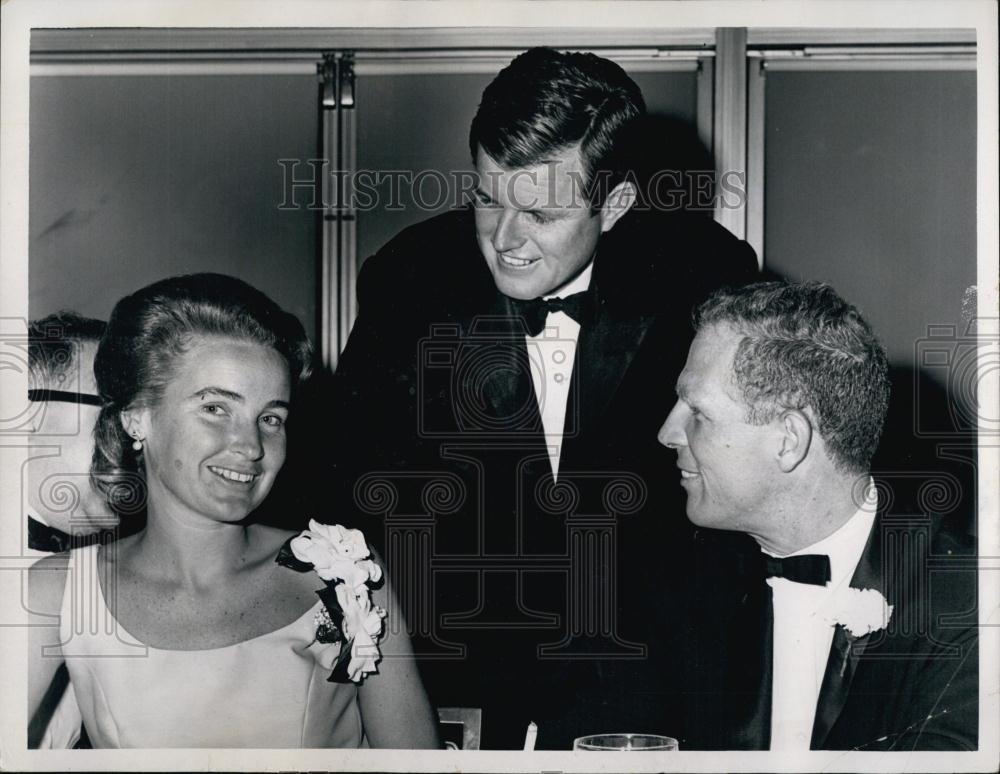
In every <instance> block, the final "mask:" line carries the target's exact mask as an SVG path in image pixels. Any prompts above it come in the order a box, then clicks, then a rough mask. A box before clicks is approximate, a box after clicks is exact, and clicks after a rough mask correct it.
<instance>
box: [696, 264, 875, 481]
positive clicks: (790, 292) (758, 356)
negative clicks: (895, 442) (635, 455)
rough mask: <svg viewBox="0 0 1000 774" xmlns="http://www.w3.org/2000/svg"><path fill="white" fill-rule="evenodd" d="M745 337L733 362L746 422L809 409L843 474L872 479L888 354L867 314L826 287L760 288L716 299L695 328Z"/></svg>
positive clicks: (699, 312) (722, 293)
mask: <svg viewBox="0 0 1000 774" xmlns="http://www.w3.org/2000/svg"><path fill="white" fill-rule="evenodd" d="M720 323H721V324H726V325H729V326H731V327H732V328H733V329H735V330H736V331H737V332H738V333H739V334H742V336H743V340H742V341H741V342H740V344H739V347H738V348H737V350H736V355H735V356H734V359H733V373H734V377H735V383H736V385H737V387H739V388H740V389H741V390H742V392H743V399H744V400H745V402H746V404H747V422H749V423H751V424H755V425H762V424H766V423H768V422H770V421H772V420H773V419H774V418H775V417H776V416H777V415H778V414H779V413H780V412H781V411H783V410H786V409H808V410H809V411H810V412H811V413H812V415H813V416H814V417H815V421H816V422H817V423H818V425H819V427H818V428H817V429H818V432H819V435H820V437H821V438H822V439H823V441H824V442H825V443H826V447H827V449H828V450H829V454H830V456H831V457H832V459H833V460H834V463H835V465H836V467H837V468H838V469H839V470H841V471H843V472H845V473H854V474H864V473H867V472H868V469H869V465H870V463H871V458H872V455H873V454H874V453H875V449H876V447H877V446H878V441H879V437H880V435H881V434H882V426H883V424H884V422H885V415H886V411H887V409H888V405H889V375H888V372H889V364H888V359H887V357H886V354H885V350H884V349H883V348H882V345H881V344H880V343H879V341H878V339H877V338H876V337H875V334H874V333H873V332H872V329H871V327H870V326H869V325H868V323H867V322H865V320H864V318H863V317H862V316H861V313H860V312H859V311H858V310H857V309H856V308H855V307H854V306H852V305H851V304H849V303H847V302H846V301H845V300H844V299H842V298H841V297H840V296H838V295H837V293H836V292H835V291H834V290H833V288H832V287H830V286H829V285H826V284H823V283H819V282H808V283H789V282H759V283H756V284H753V285H746V286H744V287H740V288H736V289H730V288H724V289H722V290H719V291H716V293H715V294H713V295H712V296H711V297H710V298H709V299H708V300H706V301H705V302H704V303H702V304H701V305H700V306H698V307H697V308H696V309H695V311H694V327H695V330H700V329H702V328H704V327H705V326H707V325H714V324H720Z"/></svg>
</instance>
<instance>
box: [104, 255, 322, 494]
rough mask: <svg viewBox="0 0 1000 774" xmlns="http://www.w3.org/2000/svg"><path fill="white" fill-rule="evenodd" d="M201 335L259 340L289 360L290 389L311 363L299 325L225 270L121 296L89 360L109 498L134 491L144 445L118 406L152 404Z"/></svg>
mask: <svg viewBox="0 0 1000 774" xmlns="http://www.w3.org/2000/svg"><path fill="white" fill-rule="evenodd" d="M199 336H220V337H226V338H233V339H237V340H240V341H250V342H255V343H258V344H262V345H264V346H265V347H270V348H272V349H274V350H275V351H277V352H278V353H279V354H280V355H281V356H282V357H283V358H284V359H285V362H286V363H287V364H288V372H289V375H290V377H291V383H292V390H293V392H294V390H295V388H296V387H297V386H298V385H299V384H300V383H301V382H302V381H304V380H305V379H306V378H308V376H309V374H310V372H311V368H312V346H311V345H310V343H309V340H308V338H307V337H306V334H305V330H304V329H303V327H302V324H301V323H300V322H299V321H298V319H296V317H295V316H294V315H291V314H289V313H288V312H285V311H283V310H282V309H281V307H279V306H278V305H277V304H276V303H274V301H272V300H271V299H270V298H268V297H267V296H266V295H264V294H263V293H261V292H260V291H259V290H257V289H256V288H254V287H251V286H250V285H248V284H247V283H246V282H243V281H242V280H239V279H236V278H235V277H229V276H226V275H224V274H189V275H185V276H180V277H170V278H169V279H165V280H161V281H159V282H155V283H153V284H152V285H149V286H147V287H144V288H142V289H141V290H138V291H136V292H135V293H133V294H131V295H129V296H125V298H123V299H121V300H120V301H119V302H118V303H117V304H116V305H115V308H114V310H113V311H112V312H111V319H110V320H108V327H107V330H106V331H105V333H104V336H103V337H102V338H101V343H100V346H99V347H98V349H97V356H96V357H95V359H94V374H95V376H96V377H97V389H98V391H99V392H100V395H101V399H102V401H103V405H102V408H101V413H100V415H99V417H98V419H97V425H96V427H95V429H94V439H95V444H94V458H93V464H92V466H91V477H92V478H93V481H94V484H95V486H97V487H98V488H99V489H100V490H102V491H104V492H105V494H107V496H108V498H109V500H111V501H112V502H115V501H116V500H118V499H122V498H128V497H132V496H134V495H135V493H134V491H133V490H134V488H135V476H136V474H137V473H141V472H142V452H141V451H138V452H137V451H135V450H133V448H132V442H133V439H132V438H131V437H130V436H129V435H128V434H127V433H126V432H125V429H124V428H123V427H122V423H121V413H122V411H124V410H126V409H129V408H135V407H151V406H155V405H156V404H157V403H158V401H159V400H160V399H161V398H162V396H163V392H164V389H165V388H166V386H167V384H168V383H169V382H170V380H171V379H172V378H173V376H174V373H175V370H176V364H177V359H178V358H179V357H180V356H181V355H182V354H184V352H185V351H187V349H188V347H189V346H190V344H191V342H192V340H193V339H194V338H196V337H199Z"/></svg>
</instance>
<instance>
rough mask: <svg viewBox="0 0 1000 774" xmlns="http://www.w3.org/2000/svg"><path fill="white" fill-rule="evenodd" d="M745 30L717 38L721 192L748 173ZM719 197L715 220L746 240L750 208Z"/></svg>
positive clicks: (725, 30) (715, 144)
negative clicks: (725, 181) (724, 185)
mask: <svg viewBox="0 0 1000 774" xmlns="http://www.w3.org/2000/svg"><path fill="white" fill-rule="evenodd" d="M746 53H747V31H746V28H745V27H720V28H719V29H718V30H716V36H715V99H714V110H713V118H714V122H713V141H712V153H713V155H714V156H715V173H716V190H717V191H719V192H721V186H722V181H723V178H724V176H725V177H726V178H727V179H731V177H732V176H734V175H735V176H737V177H739V176H742V180H743V182H744V185H745V184H746V172H747V166H746V163H747V159H746V152H747V134H746V130H747V103H746V98H747V97H746V81H747V70H746ZM731 205H732V200H731V199H730V198H728V197H723V196H722V195H717V197H716V206H715V219H716V220H717V221H718V222H719V223H721V224H722V225H723V226H725V227H726V228H727V229H729V230H730V231H731V232H732V233H733V234H735V235H736V236H737V237H739V238H740V239H743V238H744V237H745V236H746V204H745V201H743V200H741V201H740V202H739V203H738V204H737V206H735V207H734V206H731Z"/></svg>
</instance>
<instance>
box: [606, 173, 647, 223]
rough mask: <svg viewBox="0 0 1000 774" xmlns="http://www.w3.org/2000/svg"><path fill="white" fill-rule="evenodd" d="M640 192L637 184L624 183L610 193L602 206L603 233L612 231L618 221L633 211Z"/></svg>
mask: <svg viewBox="0 0 1000 774" xmlns="http://www.w3.org/2000/svg"><path fill="white" fill-rule="evenodd" d="M637 196H638V191H637V190H636V188H635V183H630V182H628V181H624V182H621V183H619V184H618V185H616V186H615V187H614V188H612V189H611V191H610V193H608V195H607V197H606V198H605V199H604V204H603V205H601V232H602V233H603V232H605V231H610V230H611V229H612V227H614V225H615V223H617V222H618V219H619V218H620V217H621V216H622V215H624V214H625V213H626V212H628V211H629V210H630V209H632V205H633V204H635V200H636V197H637Z"/></svg>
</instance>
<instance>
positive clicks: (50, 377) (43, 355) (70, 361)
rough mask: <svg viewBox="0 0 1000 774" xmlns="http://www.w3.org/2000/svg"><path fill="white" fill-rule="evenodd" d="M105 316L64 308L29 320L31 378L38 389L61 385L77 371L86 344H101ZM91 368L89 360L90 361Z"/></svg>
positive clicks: (34, 386) (70, 380)
mask: <svg viewBox="0 0 1000 774" xmlns="http://www.w3.org/2000/svg"><path fill="white" fill-rule="evenodd" d="M104 328H105V323H104V321H103V320H95V319H93V318H91V317H83V316H82V315H79V314H77V313H76V312H71V311H66V310H64V311H61V312H56V313H55V314H50V315H47V316H45V317H41V318H39V319H37V320H32V321H31V322H30V323H29V324H28V379H29V381H30V382H31V386H32V387H33V388H34V389H46V388H47V389H59V385H61V384H63V383H69V382H72V381H78V380H74V378H73V377H74V376H75V375H77V374H76V371H77V369H78V368H79V367H80V352H81V350H82V349H83V347H84V345H85V344H88V343H93V344H97V342H99V341H100V340H101V335H102V334H103V333H104ZM87 367H88V368H89V367H90V365H89V363H88V364H87Z"/></svg>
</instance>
